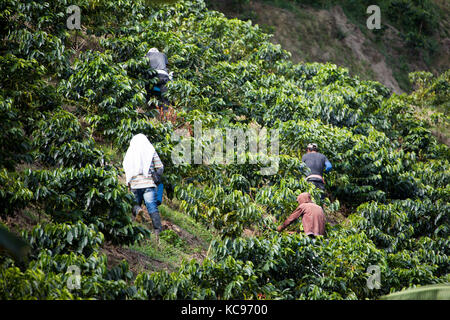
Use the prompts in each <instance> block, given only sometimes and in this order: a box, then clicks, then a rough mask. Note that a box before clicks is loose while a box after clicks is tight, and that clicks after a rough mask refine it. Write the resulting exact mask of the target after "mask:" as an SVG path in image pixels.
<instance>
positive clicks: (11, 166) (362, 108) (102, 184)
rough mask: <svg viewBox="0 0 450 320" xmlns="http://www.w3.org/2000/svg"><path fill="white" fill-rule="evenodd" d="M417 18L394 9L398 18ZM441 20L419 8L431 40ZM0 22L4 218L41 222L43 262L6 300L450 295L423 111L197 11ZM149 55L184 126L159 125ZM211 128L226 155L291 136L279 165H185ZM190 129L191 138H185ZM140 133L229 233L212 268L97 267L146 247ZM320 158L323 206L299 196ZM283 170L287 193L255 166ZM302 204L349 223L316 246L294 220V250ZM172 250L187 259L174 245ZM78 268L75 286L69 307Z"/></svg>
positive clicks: (196, 6)
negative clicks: (310, 157) (111, 250)
mask: <svg viewBox="0 0 450 320" xmlns="http://www.w3.org/2000/svg"><path fill="white" fill-rule="evenodd" d="M320 3H321V4H326V3H327V2H326V1H321V2H320ZM352 3H356V2H352ZM405 3H406V2H404V1H403V2H402V1H396V2H395V3H394V2H392V1H385V2H383V5H386V6H387V7H389V8H391V7H392V9H393V11H392V12H398V10H400V8H401V7H402V6H404V5H405ZM70 4H76V5H78V6H79V7H80V8H81V11H82V20H81V21H82V22H81V23H82V28H81V30H67V29H66V19H67V13H66V8H67V6H68V5H70ZM355 5H356V4H355ZM428 6H429V4H428V2H427V1H425V2H423V5H422V4H419V3H416V2H414V5H412V6H410V7H408V8H409V10H412V11H413V12H414V13H415V14H416V13H417V15H418V16H420V17H421V18H420V19H419V20H420V21H421V23H423V27H424V28H425V29H424V31H426V30H428V28H429V27H430V26H432V25H433V19H432V18H431V17H430V16H427V15H426V14H425V15H422V13H423V12H428V11H430V12H431V9H430V10H428V9H429V8H428ZM395 10H397V11H395ZM421 10H422V11H423V12H422V11H421ZM0 17H2V19H4V20H5V21H7V22H8V23H7V24H6V25H3V24H2V26H0V32H1V33H2V42H1V44H0V53H1V55H0V73H1V74H2V77H1V79H0V120H1V121H0V129H1V130H0V135H1V138H2V145H1V147H0V166H1V168H0V182H1V183H0V207H1V208H2V210H1V212H0V217H1V218H2V219H4V218H5V219H6V218H11V217H14V216H15V215H17V214H20V213H22V212H23V211H24V210H31V211H37V212H39V214H43V215H45V217H46V218H47V220H46V221H47V222H45V223H44V222H42V223H40V224H39V225H37V226H35V227H34V228H32V229H31V230H30V231H28V232H23V233H22V237H23V239H24V240H25V241H27V242H28V243H29V245H30V247H31V249H32V250H31V252H30V253H29V255H28V258H29V260H30V261H28V262H26V263H22V264H19V263H17V262H16V261H14V260H12V259H10V258H9V257H8V256H6V255H2V256H0V298H2V299H378V298H380V297H381V296H383V295H386V294H389V293H391V292H396V291H401V290H403V289H406V288H409V287H414V286H421V285H428V284H438V283H448V282H449V280H450V278H449V273H448V270H449V267H450V263H449V261H450V260H449V252H448V250H449V249H448V248H449V243H448V242H449V231H450V230H449V212H450V210H449V209H450V208H449V205H448V203H449V200H450V189H449V185H450V165H449V161H450V160H449V159H450V150H449V148H448V147H447V146H446V145H444V144H441V143H439V142H438V141H437V140H436V138H435V137H434V136H433V134H432V131H431V127H430V123H429V121H425V120H423V119H418V118H417V116H416V115H415V113H414V110H413V107H412V106H411V103H412V102H414V101H419V100H420V99H419V98H420V97H417V96H415V97H414V99H412V98H410V97H407V96H405V95H403V96H398V95H395V94H391V92H390V91H389V89H387V88H386V87H384V86H383V85H382V84H380V83H378V82H375V81H367V80H361V79H359V78H358V77H355V76H351V75H350V74H349V72H348V70H347V69H344V68H341V67H338V66H336V65H333V64H330V63H327V64H322V63H300V64H293V62H292V61H291V60H290V53H289V52H287V51H285V50H283V48H281V47H280V46H279V45H275V44H273V43H271V42H270V41H269V40H270V35H268V34H265V33H264V32H263V31H262V30H261V29H260V28H259V27H258V26H257V25H253V24H252V23H251V21H246V22H244V21H240V20H237V19H227V18H226V17H225V16H224V15H223V14H221V13H218V12H215V11H210V10H208V9H207V8H206V6H205V3H204V1H203V0H195V1H188V0H180V1H178V2H171V3H169V4H164V5H163V4H157V3H154V2H149V1H145V0H135V1H131V0H122V1H119V2H117V1H112V0H101V1H84V0H80V1H76V2H75V3H72V2H71V3H69V2H67V1H56V0H47V1H41V0H35V1H26V2H23V1H18V0H7V1H3V3H2V4H1V5H0ZM399 23H401V24H405V30H407V29H408V28H409V29H411V28H412V27H411V26H407V22H406V21H399ZM80 44H83V45H81V46H80ZM153 47H157V48H158V49H159V50H160V51H163V52H165V53H166V54H167V57H168V60H169V69H170V71H173V72H174V78H173V80H172V81H170V82H169V83H168V84H167V89H168V91H167V96H166V97H167V99H169V101H170V103H171V107H172V108H173V110H175V112H176V117H173V118H172V120H171V121H161V120H160V119H163V117H160V118H158V117H155V115H156V112H155V110H152V109H151V105H152V104H154V105H157V106H158V104H159V103H160V102H159V98H158V97H157V96H153V95H151V94H149V92H148V90H150V89H151V88H152V87H153V85H154V84H155V83H156V82H157V77H156V71H155V70H153V69H152V68H151V67H150V64H149V61H148V59H145V58H144V56H145V54H146V53H147V52H148V50H149V49H150V48H153ZM439 83H440V84H439V85H438V83H437V84H436V85H433V86H432V89H433V96H434V97H436V99H438V100H439V103H442V101H441V100H442V99H443V98H442V97H445V96H446V94H447V95H448V93H445V92H444V91H445V90H447V91H448V88H447V87H446V86H445V83H444V82H442V81H440V82H439ZM430 94H431V93H430ZM427 99H428V98H427ZM444 100H445V99H444ZM427 101H428V100H427ZM198 121H200V122H201V124H202V127H203V129H204V130H208V129H216V130H217V132H219V133H221V134H222V135H223V137H225V135H226V132H227V129H240V130H242V131H243V132H245V131H246V130H251V129H254V128H266V129H268V130H269V129H274V130H277V132H278V134H279V156H278V157H276V155H269V156H266V155H263V154H262V153H263V152H261V150H259V151H258V153H257V154H256V155H255V154H252V153H251V152H248V151H247V150H245V151H244V152H243V153H239V154H238V152H237V151H236V150H227V152H231V154H232V155H233V157H235V159H238V158H239V157H243V159H245V161H244V163H240V162H237V161H236V162H233V163H231V164H226V163H220V162H214V161H213V160H214V158H213V157H211V155H208V154H204V155H205V157H204V159H202V160H205V161H206V162H209V163H208V164H205V163H203V164H198V163H194V162H193V161H191V162H189V161H187V163H183V164H180V165H178V164H175V163H173V161H172V156H173V153H174V152H176V150H179V147H180V143H184V142H186V141H187V143H186V145H187V146H191V147H194V146H195V145H196V141H200V142H201V143H199V145H200V147H202V148H204V149H205V150H206V148H207V147H208V146H211V144H212V143H210V142H207V141H206V140H205V139H200V137H198V136H195V135H196V133H195V132H194V130H193V128H194V124H195V122H198ZM177 129H184V132H185V134H186V135H188V137H185V138H183V140H180V139H179V140H178V141H177V140H176V139H173V137H174V136H175V133H176V132H177V131H176V130H177ZM137 133H143V134H145V135H146V136H147V137H148V138H149V140H150V141H151V142H152V143H153V145H154V146H155V149H156V150H157V152H158V154H159V156H160V157H161V160H162V162H163V163H164V166H165V169H164V184H165V187H166V190H167V191H168V192H167V195H168V196H169V190H172V191H174V192H171V195H170V196H169V198H176V200H177V203H178V204H179V209H180V210H181V211H182V212H183V213H185V214H188V215H190V216H191V217H193V218H194V219H196V220H197V221H198V222H200V223H203V224H205V225H206V226H208V227H209V228H211V229H212V230H214V231H215V232H217V234H218V235H219V237H218V239H217V240H215V241H214V242H213V243H211V247H210V250H209V251H208V255H207V257H206V258H205V259H204V260H203V261H196V260H194V259H193V260H191V261H184V262H183V263H182V264H181V266H180V267H179V268H178V269H177V270H175V271H174V272H168V271H159V272H153V273H148V272H141V273H139V274H137V275H136V274H133V273H132V272H131V271H130V268H129V266H128V264H127V262H126V261H122V262H121V263H119V264H118V265H116V266H115V267H112V268H111V267H108V263H107V258H106V256H105V255H103V254H101V253H100V250H101V249H100V248H101V246H102V245H103V244H104V243H105V242H111V243H113V244H114V245H131V244H134V243H135V242H136V241H140V240H142V239H144V238H146V237H149V235H150V232H149V231H148V229H146V228H144V227H141V226H139V225H136V224H134V223H133V222H132V219H131V207H132V205H133V195H132V194H131V193H130V192H129V191H128V190H127V187H126V186H125V185H124V184H123V182H121V179H120V177H121V176H123V170H122V165H121V160H122V159H123V155H124V154H125V152H126V150H127V148H128V145H129V141H130V139H131V138H132V136H133V135H135V134H137ZM193 134H194V136H193ZM189 135H190V136H189ZM310 142H316V143H317V144H318V145H319V148H320V152H322V153H324V154H325V155H326V156H327V157H328V158H329V159H330V161H331V162H332V163H333V171H331V172H330V173H328V174H327V175H326V177H325V180H326V187H325V191H321V190H318V189H317V188H315V187H314V185H312V184H311V183H309V182H307V181H306V180H305V179H304V178H305V176H306V175H308V174H309V169H308V168H307V167H306V166H305V165H304V164H303V163H302V161H301V157H302V155H303V154H304V152H305V147H306V145H307V144H308V143H310ZM216 144H217V143H216ZM248 145H249V143H245V147H247V146H248ZM105 150H106V151H105ZM272 151H273V150H272ZM112 153H114V154H115V155H111V154H112ZM191 155H192V154H191ZM255 157H256V158H255ZM275 157H276V159H277V161H278V162H277V167H276V168H277V170H276V173H275V174H273V175H265V174H263V173H262V171H261V170H262V169H263V168H264V167H266V165H265V163H262V162H257V163H251V162H250V159H259V160H262V159H266V160H275ZM119 159H120V160H119ZM191 160H192V158H191ZM301 192H310V193H311V195H312V197H313V199H314V201H315V202H316V203H317V204H319V205H323V206H324V207H325V208H326V210H325V213H326V215H327V218H330V216H329V215H332V214H333V213H340V214H341V215H343V216H345V220H344V221H342V222H341V223H338V224H333V225H331V224H330V223H328V224H327V225H326V236H324V237H317V238H315V239H311V238H310V237H308V236H306V235H304V234H303V233H302V231H303V229H302V224H301V223H300V222H299V223H297V224H293V225H292V226H290V227H289V230H288V231H297V232H289V233H278V232H276V227H277V225H279V224H280V223H281V221H283V220H284V219H285V218H286V217H287V216H289V215H290V214H291V213H292V211H293V210H294V209H295V208H296V206H297V203H296V197H297V195H298V194H299V193H301ZM172 193H173V194H172ZM323 195H324V196H325V199H324V200H322V196H323ZM248 231H250V232H251V233H252V234H253V235H252V236H245V235H244V234H245V233H246V232H247V233H248ZM162 237H163V238H166V240H167V242H174V243H175V244H174V245H180V246H182V244H180V243H178V242H177V241H176V238H175V235H174V234H171V233H170V232H166V233H165V234H163V236H162ZM74 265H75V266H77V267H78V268H79V269H80V273H81V281H80V286H79V287H77V288H75V289H73V290H69V289H68V287H67V283H68V281H69V280H70V279H72V278H71V277H72V276H73V275H72V274H71V273H70V272H69V271H68V269H69V267H70V266H74ZM370 266H378V267H379V269H380V272H381V285H380V289H370V288H369V287H368V285H367V280H368V278H369V277H370V272H369V271H368V268H369V267H370Z"/></svg>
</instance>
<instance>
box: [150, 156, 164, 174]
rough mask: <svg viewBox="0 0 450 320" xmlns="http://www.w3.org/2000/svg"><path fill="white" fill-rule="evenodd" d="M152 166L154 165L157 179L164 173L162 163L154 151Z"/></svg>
mask: <svg viewBox="0 0 450 320" xmlns="http://www.w3.org/2000/svg"><path fill="white" fill-rule="evenodd" d="M153 166H154V169H155V173H156V175H157V176H158V177H159V180H161V177H162V175H163V173H164V165H163V163H162V161H161V159H160V158H159V155H158V153H157V152H156V151H155V154H154V155H153Z"/></svg>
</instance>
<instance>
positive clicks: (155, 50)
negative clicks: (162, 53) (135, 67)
mask: <svg viewBox="0 0 450 320" xmlns="http://www.w3.org/2000/svg"><path fill="white" fill-rule="evenodd" d="M150 52H159V51H158V49H156V48H151V49H150V50H148V52H147V54H149V53H150Z"/></svg>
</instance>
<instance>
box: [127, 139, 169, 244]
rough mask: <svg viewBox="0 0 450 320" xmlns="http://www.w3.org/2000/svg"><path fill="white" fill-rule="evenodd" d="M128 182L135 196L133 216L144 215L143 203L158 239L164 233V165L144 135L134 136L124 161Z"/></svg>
mask: <svg viewBox="0 0 450 320" xmlns="http://www.w3.org/2000/svg"><path fill="white" fill-rule="evenodd" d="M123 168H124V171H125V176H126V182H127V184H128V187H129V188H130V189H131V191H132V192H133V194H134V197H135V205H134V207H133V211H132V213H133V216H134V217H136V216H138V215H140V214H142V213H143V210H142V208H141V204H142V202H144V203H145V206H146V207H147V211H148V213H149V215H150V218H151V219H152V223H153V228H154V231H155V234H156V236H157V238H158V236H159V233H160V232H161V231H162V225H161V216H160V214H159V211H158V205H159V203H158V185H159V184H160V181H161V177H162V174H163V171H164V165H163V164H162V162H161V159H160V158H159V156H158V153H157V152H156V150H155V148H154V147H153V145H152V144H151V143H150V141H149V140H148V139H147V137H146V136H145V135H143V134H141V133H140V134H137V135H135V136H133V138H132V139H131V141H130V146H129V147H128V150H127V153H126V155H125V158H124V160H123Z"/></svg>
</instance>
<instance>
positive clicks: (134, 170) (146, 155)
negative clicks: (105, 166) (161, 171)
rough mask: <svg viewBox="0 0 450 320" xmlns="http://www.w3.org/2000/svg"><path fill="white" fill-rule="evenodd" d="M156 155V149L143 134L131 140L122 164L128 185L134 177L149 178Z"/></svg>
mask: <svg viewBox="0 0 450 320" xmlns="http://www.w3.org/2000/svg"><path fill="white" fill-rule="evenodd" d="M154 153H155V148H154V147H153V145H152V144H151V143H150V141H148V139H147V137H146V136H145V135H143V134H142V133H139V134H137V135H135V136H134V137H133V138H132V139H131V141H130V146H129V147H128V150H127V153H126V154H125V158H124V159H123V163H122V165H123V169H124V170H125V177H126V180H127V184H128V183H129V182H130V180H131V178H132V177H134V176H137V175H139V174H143V175H144V176H148V170H149V169H150V165H151V163H152V160H153V155H154Z"/></svg>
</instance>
